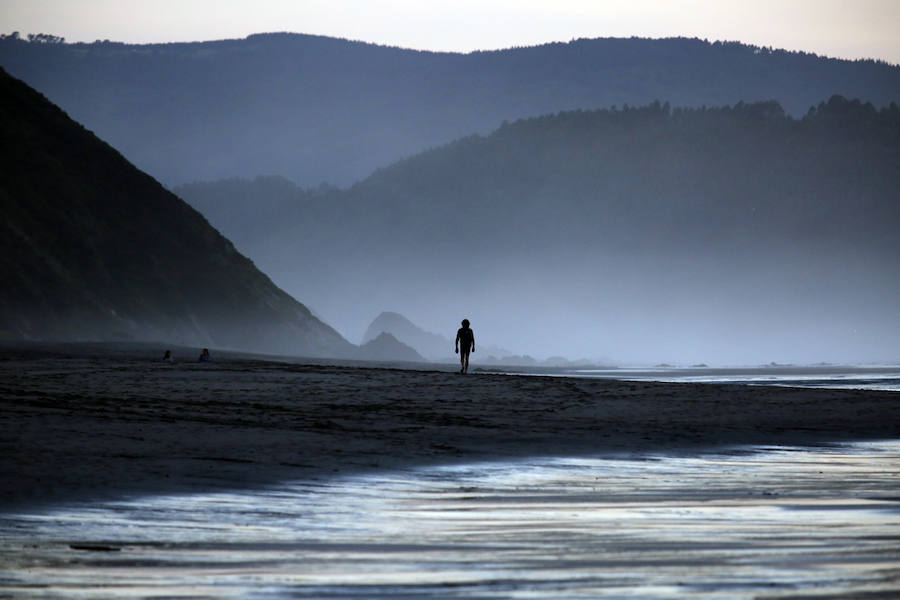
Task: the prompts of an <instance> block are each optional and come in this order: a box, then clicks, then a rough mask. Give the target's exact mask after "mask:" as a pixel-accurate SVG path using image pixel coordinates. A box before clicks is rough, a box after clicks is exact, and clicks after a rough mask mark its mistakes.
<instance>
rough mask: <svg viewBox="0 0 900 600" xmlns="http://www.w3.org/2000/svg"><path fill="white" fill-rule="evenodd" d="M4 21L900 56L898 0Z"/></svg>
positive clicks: (367, 0)
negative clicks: (677, 40)
mask: <svg viewBox="0 0 900 600" xmlns="http://www.w3.org/2000/svg"><path fill="white" fill-rule="evenodd" d="M0 23H2V25H0V32H4V33H11V32H12V31H19V32H20V33H21V34H22V35H23V36H24V35H25V34H27V33H49V34H54V35H58V36H62V37H64V38H66V41H68V42H78V41H83V42H92V41H94V40H104V39H109V40H112V41H120V42H128V43H156V42H176V41H206V40H215V39H224V38H242V37H245V36H247V35H249V34H251V33H262V32H272V31H289V32H296V33H309V34H317V35H326V36H332V37H341V38H348V39H353V40H360V41H365V42H373V43H378V44H384V45H390V46H401V47H404V48H414V49H420V50H436V51H453V52H469V51H472V50H492V49H499V48H509V47H512V46H531V45H537V44H543V43H547V42H554V41H559V42H567V41H570V40H572V39H577V38H585V37H586V38H594V37H631V36H638V37H650V38H660V37H671V36H685V37H698V38H702V39H708V40H710V41H714V40H729V41H740V42H743V43H747V44H754V45H758V46H771V47H773V48H783V49H787V50H803V51H806V52H814V53H816V54H819V55H824V56H831V57H836V58H850V59H857V58H875V59H880V60H885V61H887V62H889V63H892V64H900V35H898V32H900V0H678V1H675V0H538V1H536V0H455V1H439V0H0Z"/></svg>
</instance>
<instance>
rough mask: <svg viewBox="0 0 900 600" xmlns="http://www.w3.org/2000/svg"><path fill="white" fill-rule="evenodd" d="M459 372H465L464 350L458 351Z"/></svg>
mask: <svg viewBox="0 0 900 600" xmlns="http://www.w3.org/2000/svg"><path fill="white" fill-rule="evenodd" d="M459 372H460V373H465V372H466V350H465V348H460V349H459Z"/></svg>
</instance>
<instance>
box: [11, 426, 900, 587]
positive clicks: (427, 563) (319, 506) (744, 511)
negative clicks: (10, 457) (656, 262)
mask: <svg viewBox="0 0 900 600" xmlns="http://www.w3.org/2000/svg"><path fill="white" fill-rule="evenodd" d="M898 484H900V443H898V442H890V443H866V444H854V445H840V446H821V447H813V448H809V447H806V448H801V447H768V448H753V449H743V450H735V451H731V452H720V453H716V454H684V455H678V454H624V455H618V456H615V455H606V456H603V457H589V458H528V459H523V460H516V461H503V462H479V463H468V464H463V465H455V466H441V467H428V468H408V469H402V470H391V471H384V472H380V473H375V474H359V475H350V476H344V477H335V478H328V479H325V478H323V479H312V480H305V481H299V482H286V483H283V484H280V485H276V486H271V487H269V488H267V489H265V490H253V491H247V492H242V493H220V494H191V495H169V496H146V497H135V498H132V499H129V500H126V501H111V502H105V503H100V504H94V505H90V504H68V505H62V506H58V507H56V508H49V509H46V510H42V511H40V512H20V513H17V514H9V513H7V514H5V515H2V516H0V553H2V554H0V559H2V568H0V595H3V594H10V595H13V596H15V597H35V598H42V597H72V596H79V595H84V596H97V595H102V596H107V597H109V596H111V597H134V596H167V597H171V596H181V595H184V596H188V595H189V596H191V597H204V596H216V597H221V596H227V595H232V596H235V597H246V596H248V595H253V596H257V597H258V596H271V597H292V598H298V597H310V598H313V597H315V598H321V597H341V598H353V597H359V598H396V597H403V598H415V597H465V598H538V597H548V596H552V597H557V598H586V597H597V596H603V595H614V596H621V597H684V596H688V595H690V596H698V597H703V598H751V597H753V598H757V597H782V596H784V597H787V596H791V597H796V596H798V595H801V596H814V597H816V598H823V597H825V598H828V597H835V598H837V597H846V596H848V595H853V594H857V595H862V594H869V593H872V594H884V595H885V596H884V597H888V596H890V595H892V594H900V495H898V493H897V489H900V488H898ZM879 597H880V596H879Z"/></svg>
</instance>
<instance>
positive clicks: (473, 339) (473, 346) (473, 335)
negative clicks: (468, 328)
mask: <svg viewBox="0 0 900 600" xmlns="http://www.w3.org/2000/svg"><path fill="white" fill-rule="evenodd" d="M472 352H475V332H474V331H473V332H472Z"/></svg>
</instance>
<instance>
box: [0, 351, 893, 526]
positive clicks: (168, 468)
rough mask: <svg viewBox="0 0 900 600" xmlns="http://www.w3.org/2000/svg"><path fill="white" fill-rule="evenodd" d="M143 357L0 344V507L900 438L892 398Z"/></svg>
mask: <svg viewBox="0 0 900 600" xmlns="http://www.w3.org/2000/svg"><path fill="white" fill-rule="evenodd" d="M79 348H80V350H79ZM153 348H156V346H153ZM147 353H148V350H147V349H141V348H136V347H134V346H133V345H132V346H129V345H122V346H121V348H120V349H119V350H116V349H115V348H112V349H111V348H110V347H108V346H106V345H88V348H87V349H85V347H83V346H77V347H73V348H70V349H69V351H68V352H63V353H59V352H56V353H54V352H37V351H27V352H18V353H16V352H10V351H9V349H8V348H4V352H2V353H0V373H2V377H0V381H2V388H0V405H2V409H0V449H2V452H0V481H2V482H3V484H4V485H3V486H2V488H3V489H2V491H0V510H14V509H19V508H24V507H28V508H33V507H39V506H43V505H48V504H52V503H55V502H64V501H74V500H86V501H90V500H91V499H94V498H98V499H99V498H104V499H110V498H116V497H123V496H127V495H130V494H143V493H170V492H172V493H177V492H190V491H206V490H224V489H240V488H252V487H257V486H265V485H268V484H274V483H277V482H278V481H281V480H285V479H309V478H319V477H329V476H332V475H334V474H348V473H353V472H364V471H369V470H377V469H386V468H392V467H408V466H419V465H421V466H426V465H431V464H445V463H458V462H465V461H476V460H488V459H508V458H516V457H525V456H597V455H601V454H622V453H625V454H635V453H656V452H663V453H664V452H691V453H696V452H703V451H707V450H714V449H722V448H726V447H733V446H802V445H822V444H831V443H842V442H851V441H866V440H895V439H900V393H897V392H890V391H887V392H881V391H878V392H876V391H857V390H831V389H805V388H781V387H754V386H747V385H737V384H724V385H723V384H709V383H656V382H649V381H646V382H639V381H622V380H615V379H592V378H565V377H533V376H530V375H507V374H503V375H500V374H481V373H475V372H470V374H469V375H467V376H461V375H459V374H457V373H453V372H447V371H440V370H417V369H412V368H403V369H398V368H390V367H389V366H383V367H378V366H375V365H367V366H360V365H346V364H344V365H335V364H327V363H328V362H329V361H321V362H318V363H317V364H300V363H290V362H277V361H273V360H270V359H265V358H256V357H253V358H247V357H246V356H241V355H238V354H231V353H214V357H216V356H220V357H221V358H220V359H219V360H214V362H211V363H195V362H181V363H175V364H168V363H162V362H159V361H158V360H153V358H150V357H148V356H147ZM331 362H334V361H331ZM404 366H407V365H404ZM423 366H424V365H423Z"/></svg>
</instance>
